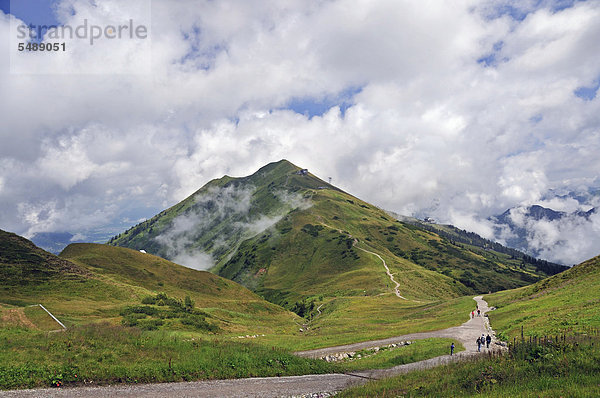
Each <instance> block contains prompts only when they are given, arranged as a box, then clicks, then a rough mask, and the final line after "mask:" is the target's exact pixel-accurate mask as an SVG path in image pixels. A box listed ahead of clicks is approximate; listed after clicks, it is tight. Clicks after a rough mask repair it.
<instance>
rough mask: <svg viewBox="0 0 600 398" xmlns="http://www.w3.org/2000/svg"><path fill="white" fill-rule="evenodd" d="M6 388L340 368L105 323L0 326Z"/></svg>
mask: <svg viewBox="0 0 600 398" xmlns="http://www.w3.org/2000/svg"><path fill="white" fill-rule="evenodd" d="M0 347H1V348H2V349H0V389H15V388H31V387H46V386H54V387H58V386H62V385H69V384H80V385H83V384H84V383H86V384H89V383H94V384H107V383H121V382H127V383H150V382H161V381H162V382H166V381H187V380H201V379H227V378H238V377H250V376H283V375H299V374H313V373H326V372H335V371H338V369H339V367H338V366H336V365H332V364H328V363H326V362H324V361H318V360H310V359H305V358H299V357H296V356H293V355H291V354H290V353H288V352H285V351H282V350H280V349H273V348H266V347H265V348H263V347H260V346H256V345H251V344H246V343H239V342H228V341H222V340H216V341H204V340H201V339H197V338H193V337H190V338H181V336H177V335H172V334H169V333H166V332H162V331H157V332H141V331H140V330H139V329H137V328H128V327H123V326H116V325H110V324H107V323H100V324H88V325H83V326H77V327H74V328H71V329H69V330H67V331H66V332H62V333H52V334H46V333H42V332H31V331H29V330H25V329H20V328H0Z"/></svg>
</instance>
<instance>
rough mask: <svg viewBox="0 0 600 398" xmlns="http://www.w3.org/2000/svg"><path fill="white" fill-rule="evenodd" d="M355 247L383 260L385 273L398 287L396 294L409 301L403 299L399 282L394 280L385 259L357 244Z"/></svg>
mask: <svg viewBox="0 0 600 398" xmlns="http://www.w3.org/2000/svg"><path fill="white" fill-rule="evenodd" d="M354 247H356V248H357V249H358V250H362V251H364V252H365V253H369V254H372V255H374V256H377V257H378V258H379V259H380V260H381V262H382V263H383V266H384V267H385V272H386V273H387V275H388V276H389V277H390V280H391V281H392V283H394V284H395V285H396V286H395V287H394V293H396V296H398V297H400V298H401V299H404V300H408V299H407V298H406V297H402V296H401V295H400V291H399V290H398V288H399V287H400V284H399V283H398V282H396V280H395V279H394V275H393V274H392V273H391V271H390V269H389V267H388V266H387V264H386V263H385V260H384V259H383V257H381V256H380V255H379V254H377V253H374V252H372V251H369V250H366V249H363V248H362V247H358V246H356V244H355V245H354Z"/></svg>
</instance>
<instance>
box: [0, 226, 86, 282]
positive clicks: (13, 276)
mask: <svg viewBox="0 0 600 398" xmlns="http://www.w3.org/2000/svg"><path fill="white" fill-rule="evenodd" d="M89 275H90V273H89V271H88V270H87V269H85V268H83V267H80V266H77V265H75V264H73V263H71V262H69V261H66V260H64V259H61V258H59V257H56V256H54V255H52V254H51V253H48V252H46V251H44V250H42V249H40V248H39V247H37V246H36V245H34V244H33V242H31V241H29V240H27V239H25V238H23V237H21V236H19V235H16V234H13V233H10V232H6V231H2V230H0V281H2V287H3V288H4V289H5V290H8V289H13V288H17V287H22V286H33V285H38V284H43V283H48V282H51V281H55V280H73V281H83V280H86V279H87V278H88V277H89Z"/></svg>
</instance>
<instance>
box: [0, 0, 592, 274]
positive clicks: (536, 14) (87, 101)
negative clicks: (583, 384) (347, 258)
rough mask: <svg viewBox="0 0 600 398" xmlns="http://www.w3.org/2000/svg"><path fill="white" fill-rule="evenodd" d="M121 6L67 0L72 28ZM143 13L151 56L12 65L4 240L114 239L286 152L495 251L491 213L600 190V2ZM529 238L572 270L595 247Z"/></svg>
mask: <svg viewBox="0 0 600 398" xmlns="http://www.w3.org/2000/svg"><path fill="white" fill-rule="evenodd" d="M122 3H123V2H121V1H116V0H104V1H102V2H90V1H87V0H63V1H59V7H58V15H57V18H58V20H59V21H60V22H62V23H76V22H77V19H78V18H82V17H85V18H87V19H88V20H89V21H90V23H98V24H100V23H107V21H111V20H114V19H118V18H121V17H122V16H123V15H128V14H127V13H131V12H133V11H132V10H128V9H124V8H123V7H124V6H123V5H122ZM148 18H149V19H150V23H149V24H150V26H151V39H152V40H151V49H150V51H151V57H150V60H149V61H147V59H148V57H147V55H148V49H147V48H145V47H144V46H139V47H135V46H132V43H131V42H128V41H124V40H120V41H114V42H110V43H108V42H104V43H99V45H98V46H96V45H94V46H93V47H90V46H89V45H88V44H87V43H85V42H83V41H75V40H74V41H73V42H69V43H68V44H69V46H70V48H71V49H72V51H68V52H65V54H61V55H60V56H57V57H52V56H45V57H44V58H40V60H39V61H36V62H41V63H43V66H44V67H45V68H51V69H52V70H61V65H62V66H63V68H66V69H65V70H68V71H69V73H63V74H58V73H57V74H36V73H32V74H19V73H12V74H11V73H10V72H11V61H10V57H2V58H0V71H1V74H0V89H1V90H2V93H3V95H2V96H1V98H0V117H1V118H2V126H1V128H0V141H1V142H2V145H1V146H0V228H2V229H8V230H12V231H15V232H17V233H21V234H25V235H29V236H30V235H31V234H33V233H35V232H44V231H61V230H62V231H70V232H73V233H77V232H84V231H86V230H92V229H95V228H98V227H99V226H103V227H105V226H107V225H110V226H112V227H113V228H114V229H117V228H120V227H122V226H123V225H125V224H128V225H131V224H132V223H134V221H133V220H137V219H139V218H143V217H150V216H152V215H153V214H155V213H156V212H158V211H159V210H161V209H163V208H166V207H168V206H170V205H172V204H174V203H176V202H178V201H180V200H182V199H183V198H185V197H186V196H188V195H190V194H191V193H192V192H194V191H195V190H196V189H198V188H199V187H200V186H202V185H203V184H204V183H206V182H207V181H208V180H210V179H212V178H215V177H220V176H222V175H223V174H229V175H237V176H241V175H248V174H250V173H252V172H254V171H255V170H256V169H258V168H259V167H261V166H262V165H264V164H266V163H267V162H270V161H275V160H279V159H282V158H286V159H289V160H290V161H292V162H294V163H295V164H297V165H299V166H302V167H307V168H309V169H310V170H311V172H314V173H315V174H317V175H319V176H321V177H323V178H325V177H329V176H331V177H332V178H333V181H332V182H333V184H335V185H337V186H339V187H341V188H342V189H345V190H347V191H349V192H351V193H353V194H355V195H356V196H358V197H360V198H362V199H364V200H367V201H369V202H372V203H374V204H376V205H378V206H380V207H382V208H386V209H389V210H393V211H395V212H398V213H401V214H406V215H415V216H425V215H428V216H432V217H434V218H435V219H436V220H439V221H441V222H451V223H454V224H456V225H457V226H459V227H462V228H466V227H469V229H472V230H475V231H476V232H480V233H483V234H484V235H487V236H486V237H491V236H490V234H491V231H493V228H492V227H491V226H490V225H489V222H487V221H485V220H486V219H487V217H489V216H491V215H494V214H500V213H502V212H503V211H504V210H506V209H508V208H511V207H514V206H526V205H530V204H534V203H536V202H538V201H540V200H547V198H546V195H547V194H548V192H551V190H557V189H568V190H573V189H575V188H579V187H592V186H598V185H600V184H598V180H597V178H598V175H599V174H600V157H598V156H597V154H598V153H600V128H599V126H600V109H599V108H600V105H599V104H600V100H599V99H598V97H597V95H596V93H597V89H598V88H597V87H598V84H599V79H600V66H599V65H600V41H598V39H597V38H598V37H599V36H600V23H598V22H599V21H600V4H599V3H598V2H593V1H587V2H585V1H583V2H572V3H568V2H567V3H565V2H562V1H556V2H553V1H543V2H534V1H531V2H514V1H483V2H482V1H475V0H459V1H456V2H451V3H450V2H436V1H431V2H427V1H426V2H409V1H378V2H356V1H350V0H332V1H304V0H302V1H300V0H297V1H296V0H287V1H274V0H273V1H262V0H261V1H258V0H256V1H252V0H250V1H233V0H224V1H219V2H213V1H208V0H206V1H203V0H193V1H192V0H181V1H177V2H173V1H167V0H154V1H153V2H152V14H151V15H150V16H149V17H148ZM11 19H12V21H13V23H14V22H15V18H14V17H13V16H10V15H0V35H3V36H5V37H7V36H8V37H13V36H11V32H10V29H11ZM17 22H18V21H17ZM12 44H14V43H12ZM12 44H11V41H10V40H9V41H8V42H5V41H2V42H0V52H3V54H8V53H9V51H11V50H10V48H9V47H10V45H12ZM13 55H14V54H13ZM26 55H27V54H23V56H26ZM107 60H108V61H107ZM104 64H107V65H105V67H103V65H104ZM108 64H111V65H108ZM40 65H41V64H40ZM12 66H14V65H12ZM67 66H68V68H67ZM73 68H76V70H73ZM86 70H87V71H89V73H87V74H86V73H85V71H86ZM123 70H127V72H128V73H120V72H122V71H123ZM13 72H14V71H13ZM311 104H312V105H315V104H319V106H311ZM565 222H566V221H565ZM593 225H597V224H593ZM115 232H119V231H118V230H117V231H115ZM533 236H537V237H538V238H536V239H538V240H539V242H540V245H543V244H544V242H547V243H546V245H548V244H550V243H551V242H565V243H564V244H562V243H561V245H563V246H561V247H562V248H563V249H562V250H561V251H560V253H558V251H557V250H554V249H550V246H548V248H547V249H543V250H542V253H543V254H544V256H546V258H547V259H549V260H558V259H561V260H562V261H566V262H569V263H574V262H578V261H580V260H582V259H583V258H581V257H582V256H583V255H586V256H589V255H593V253H592V249H589V250H587V249H586V250H584V249H582V248H581V247H579V246H578V242H581V240H582V239H583V240H585V241H586V242H590V243H589V244H590V245H592V243H591V242H597V238H598V236H600V233H599V232H598V230H597V228H596V227H589V225H587V224H585V225H583V226H582V225H579V224H577V223H571V224H569V225H565V226H561V227H553V229H552V230H550V229H549V227H548V228H546V229H544V227H542V226H540V227H539V231H538V233H537V234H534V235H533ZM542 237H544V238H542ZM555 237H556V240H554V239H555ZM555 246H556V245H555ZM559 246H560V245H559ZM592 246H593V247H596V246H595V245H592ZM540 247H541V246H540ZM598 252H599V253H597V254H600V249H598Z"/></svg>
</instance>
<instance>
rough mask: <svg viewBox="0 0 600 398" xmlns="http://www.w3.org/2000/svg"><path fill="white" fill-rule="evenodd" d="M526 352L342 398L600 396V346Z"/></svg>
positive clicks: (392, 381) (384, 383)
mask: <svg viewBox="0 0 600 398" xmlns="http://www.w3.org/2000/svg"><path fill="white" fill-rule="evenodd" d="M598 342H599V341H598V340H597V339H596V340H595V341H594V343H595V344H593V345H592V344H589V343H588V344H583V343H581V344H578V345H577V346H576V345H574V344H566V345H558V346H555V347H542V348H540V347H527V348H526V349H525V350H526V352H521V354H523V355H518V357H517V356H515V357H512V356H511V355H506V356H504V357H495V358H489V357H485V359H477V360H471V361H467V362H462V363H453V364H450V365H446V366H441V367H437V368H433V369H429V370H422V371H414V372H411V373H409V374H406V375H402V376H397V377H393V378H389V379H384V380H381V381H377V382H370V383H368V384H366V385H364V386H361V387H356V388H352V389H349V390H346V391H343V392H341V393H340V394H339V395H336V396H339V397H342V398H345V397H407V398H408V397H440V396H444V397H475V396H476V397H503V398H508V397H556V398H558V397H597V396H599V394H600V346H599V344H598Z"/></svg>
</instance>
